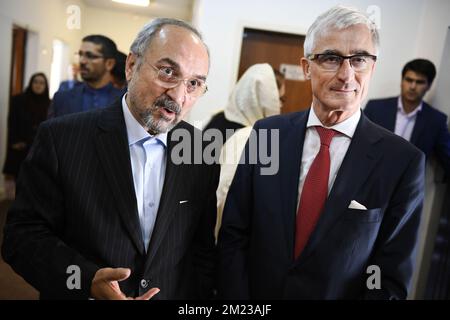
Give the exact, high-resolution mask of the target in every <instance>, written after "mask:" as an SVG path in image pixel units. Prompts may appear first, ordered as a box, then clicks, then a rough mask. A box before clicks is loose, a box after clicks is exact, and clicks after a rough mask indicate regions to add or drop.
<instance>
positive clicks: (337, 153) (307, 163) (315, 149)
mask: <svg viewBox="0 0 450 320" xmlns="http://www.w3.org/2000/svg"><path fill="white" fill-rule="evenodd" d="M360 118H361V109H358V111H357V112H355V113H354V114H353V115H352V116H351V117H350V118H348V119H346V120H345V121H342V122H341V123H338V124H336V125H334V126H332V127H325V126H324V125H323V124H322V122H320V120H319V118H318V117H317V115H316V113H315V112H314V108H312V107H311V111H310V112H309V117H308V122H307V124H306V128H307V129H306V134H305V142H304V144H303V153H302V163H301V167H300V183H299V193H298V194H299V196H298V199H297V204H299V201H300V195H301V193H302V191H303V185H304V183H305V179H306V175H307V174H308V171H309V168H310V167H311V165H312V163H313V161H314V159H315V157H316V155H317V154H318V153H319V150H320V136H319V134H318V133H317V131H316V129H315V128H314V126H321V127H324V128H327V129H333V130H336V131H338V132H340V134H338V135H335V136H334V137H333V139H332V140H331V144H330V176H329V179H328V194H329V193H330V191H331V188H332V187H333V183H334V180H335V179H336V176H337V173H338V172H339V168H340V167H341V164H342V160H344V157H345V154H346V153H347V150H348V147H349V146H350V142H351V141H352V138H353V135H354V133H355V130H356V127H357V125H358V122H359V119H360Z"/></svg>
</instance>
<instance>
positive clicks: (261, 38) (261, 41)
mask: <svg viewBox="0 0 450 320" xmlns="http://www.w3.org/2000/svg"><path fill="white" fill-rule="evenodd" d="M304 40H305V37H304V36H301V35H295V34H289V33H279V32H272V31H265V30H257V29H250V28H245V29H244V34H243V39H242V49H241V58H240V63H239V73H238V77H239V78H240V77H241V75H242V74H243V73H244V72H245V70H247V69H248V68H249V67H250V66H251V65H253V64H255V63H269V64H270V65H271V66H272V67H273V68H274V69H277V70H279V71H281V72H283V71H284V70H282V69H284V68H281V66H285V65H288V66H289V67H293V68H296V67H298V66H300V59H301V58H302V57H303V42H304ZM311 101H312V94H311V83H310V81H304V80H303V81H299V80H289V79H286V101H285V104H284V107H283V108H282V109H281V111H282V113H289V112H295V111H301V110H305V109H308V108H309V107H310V106H311Z"/></svg>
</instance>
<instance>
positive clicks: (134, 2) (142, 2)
mask: <svg viewBox="0 0 450 320" xmlns="http://www.w3.org/2000/svg"><path fill="white" fill-rule="evenodd" d="M112 1H113V2H118V3H124V4H129V5H131V6H139V7H148V6H149V5H150V0H112Z"/></svg>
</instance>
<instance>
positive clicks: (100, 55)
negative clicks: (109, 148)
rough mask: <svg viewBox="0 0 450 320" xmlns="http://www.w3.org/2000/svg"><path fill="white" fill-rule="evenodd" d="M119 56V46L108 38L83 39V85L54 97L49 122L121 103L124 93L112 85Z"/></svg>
mask: <svg viewBox="0 0 450 320" xmlns="http://www.w3.org/2000/svg"><path fill="white" fill-rule="evenodd" d="M116 54H117V47H116V44H115V43H114V41H112V40H111V39H109V38H108V37H105V36H102V35H90V36H86V37H84V38H83V41H82V43H81V47H80V50H79V51H78V57H79V65H80V74H81V78H82V79H83V83H81V84H80V85H78V86H75V87H74V88H73V89H71V90H69V91H59V92H57V93H56V94H55V96H54V97H53V102H52V105H51V106H50V109H49V118H52V117H60V116H63V115H67V114H71V113H77V112H83V111H88V110H93V109H100V108H105V107H107V106H109V105H111V104H112V103H113V102H114V101H115V100H116V99H118V98H119V97H120V96H121V95H122V94H123V93H124V92H123V90H120V89H116V88H115V87H114V86H113V85H112V83H111V71H112V70H113V68H114V65H115V64H116Z"/></svg>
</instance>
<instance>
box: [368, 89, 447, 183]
mask: <svg viewBox="0 0 450 320" xmlns="http://www.w3.org/2000/svg"><path fill="white" fill-rule="evenodd" d="M397 103H398V97H394V98H388V99H379V100H370V101H369V102H368V103H367V106H366V108H365V109H364V113H365V114H366V115H367V117H368V118H369V119H370V120H372V121H373V122H375V123H376V124H378V125H380V126H382V127H384V128H386V129H388V130H390V131H392V132H394V131H395V122H396V118H397ZM410 142H411V143H412V144H414V145H415V146H416V147H417V148H419V149H420V150H422V151H423V152H424V153H425V155H426V156H427V157H429V156H430V155H431V154H432V153H433V152H435V153H436V155H437V157H438V159H439V161H440V162H441V164H442V166H443V167H444V169H445V171H446V172H447V175H448V176H450V134H449V132H448V127H447V116H446V115H445V114H444V113H442V112H440V111H438V110H436V109H434V108H433V107H431V106H430V105H429V104H427V103H426V102H425V101H424V102H423V108H422V111H420V112H419V113H418V114H417V119H416V124H415V125H414V129H413V132H412V135H411V141H410Z"/></svg>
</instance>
